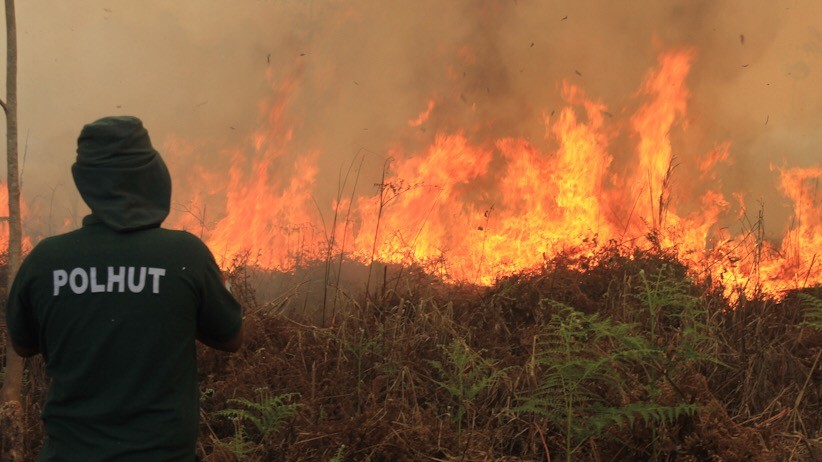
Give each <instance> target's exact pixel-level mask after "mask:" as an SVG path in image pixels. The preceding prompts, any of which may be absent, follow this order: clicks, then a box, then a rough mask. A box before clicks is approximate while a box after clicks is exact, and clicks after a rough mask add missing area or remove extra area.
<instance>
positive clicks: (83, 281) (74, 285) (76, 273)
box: [69, 268, 88, 294]
mask: <svg viewBox="0 0 822 462" xmlns="http://www.w3.org/2000/svg"><path fill="white" fill-rule="evenodd" d="M78 278H79V279H80V280H79V282H78V281H77V279H78ZM69 286H71V291H72V292H74V293H75V294H82V293H83V292H85V291H86V289H88V273H86V270H84V269H83V268H74V269H73V270H71V274H69Z"/></svg>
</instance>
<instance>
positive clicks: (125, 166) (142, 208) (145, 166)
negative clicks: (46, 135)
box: [71, 116, 171, 231]
mask: <svg viewBox="0 0 822 462" xmlns="http://www.w3.org/2000/svg"><path fill="white" fill-rule="evenodd" d="M71 172H72V174H73V175H74V183H75V184H76V185H77V189H78V190H79V191H80V195H81V196H82V197H83V200H84V201H85V202H86V204H87V205H88V206H89V208H90V209H91V212H92V215H94V216H95V217H97V218H98V219H99V220H101V221H102V222H104V223H105V224H106V225H108V226H109V227H111V228H113V229H115V230H117V231H133V230H137V229H145V228H151V227H156V226H159V225H160V223H162V222H163V220H165V218H166V217H167V216H168V212H169V209H170V205H171V177H170V175H169V173H168V169H167V168H166V165H165V163H164V162H163V159H162V157H160V153H158V152H157V151H156V150H155V149H154V148H153V147H152V145H151V139H150V138H149V136H148V132H147V131H146V129H145V128H144V127H143V123H142V122H141V121H140V119H138V118H136V117H131V116H117V117H105V118H102V119H99V120H97V121H94V122H92V123H90V124H88V125H86V126H85V127H83V130H82V131H81V132H80V137H79V138H78V139H77V161H76V162H75V163H74V165H72V167H71Z"/></svg>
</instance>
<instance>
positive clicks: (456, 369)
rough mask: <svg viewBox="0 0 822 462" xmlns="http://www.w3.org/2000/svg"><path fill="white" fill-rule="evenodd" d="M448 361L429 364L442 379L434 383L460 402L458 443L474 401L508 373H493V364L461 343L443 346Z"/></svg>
mask: <svg viewBox="0 0 822 462" xmlns="http://www.w3.org/2000/svg"><path fill="white" fill-rule="evenodd" d="M440 347H441V348H442V349H443V351H444V352H445V358H446V360H447V362H446V363H445V364H443V363H441V362H439V361H429V363H430V364H431V365H432V366H433V367H434V369H436V370H437V373H438V375H439V376H440V377H442V380H435V379H434V380H433V381H434V383H436V384H437V385H439V386H440V387H442V388H443V389H445V390H446V391H447V392H448V393H449V394H450V395H451V397H452V398H453V399H454V400H455V401H456V403H457V412H456V414H455V415H454V420H455V421H456V422H457V440H458V441H459V440H460V438H461V433H462V420H463V417H464V416H465V414H466V413H467V412H468V411H469V408H470V407H471V406H472V405H473V403H474V400H476V398H477V397H478V396H479V394H480V393H482V391H483V390H485V389H486V388H488V387H490V386H492V385H493V384H494V383H496V382H497V380H499V378H500V377H501V376H502V375H503V374H504V373H505V372H506V371H507V370H508V369H507V368H505V369H499V370H494V362H493V361H491V360H488V359H485V358H483V357H482V354H481V353H482V352H476V351H473V350H471V349H470V348H469V347H468V345H466V344H465V343H464V342H463V341H461V340H454V341H453V342H451V344H449V345H448V346H445V345H440Z"/></svg>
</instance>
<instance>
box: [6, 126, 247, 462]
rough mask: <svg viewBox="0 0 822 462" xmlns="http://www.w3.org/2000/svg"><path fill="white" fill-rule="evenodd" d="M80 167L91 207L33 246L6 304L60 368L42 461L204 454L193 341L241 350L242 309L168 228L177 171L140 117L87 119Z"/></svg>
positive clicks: (18, 326) (17, 337) (211, 268)
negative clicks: (199, 449) (75, 222)
mask: <svg viewBox="0 0 822 462" xmlns="http://www.w3.org/2000/svg"><path fill="white" fill-rule="evenodd" d="M72 173H73V175H74V181H75V184H76V185H77V189H78V190H79V191H80V195H81V196H82V197H83V200H84V201H85V202H86V204H88V206H89V208H90V209H91V214H90V215H88V216H86V217H85V218H84V219H83V227H82V228H80V229H78V230H76V231H73V232H70V233H66V234H63V235H60V236H54V237H51V238H48V239H44V240H43V241H41V242H40V243H39V244H38V245H37V246H36V247H35V248H34V249H33V250H32V251H31V253H30V254H29V255H28V257H26V259H25V261H24V262H23V264H22V266H21V267H20V271H19V272H18V274H17V277H16V278H15V280H14V284H13V285H12V288H11V291H10V293H9V300H8V305H7V322H8V329H9V336H10V339H11V341H12V346H13V347H14V349H15V350H16V351H17V352H18V353H19V354H20V355H22V356H24V357H25V356H32V355H35V354H37V353H42V354H43V357H44V359H45V364H46V373H47V374H48V375H49V376H50V377H51V378H52V383H51V386H50V388H49V393H48V397H47V399H46V404H45V408H44V409H43V421H44V423H45V428H46V441H45V444H44V446H43V450H42V452H41V455H40V460H47V461H84V462H87V461H118V462H119V461H191V460H194V458H195V449H194V447H195V443H196V440H197V433H198V417H199V403H198V398H199V390H198V385H197V366H196V350H195V338H196V339H198V340H200V341H201V342H202V343H204V344H206V345H208V346H211V347H213V348H217V349H220V350H224V351H236V350H237V349H239V347H240V344H241V343H242V313H241V309H240V305H239V304H238V303H237V301H236V300H235V299H234V298H233V297H232V296H231V294H230V293H229V291H228V290H227V289H226V287H225V286H224V284H223V281H222V275H221V272H220V269H219V268H218V266H217V264H216V262H215V261H214V257H213V256H212V254H211V252H210V251H209V250H208V248H207V247H206V246H205V245H204V244H203V243H202V242H201V241H200V240H199V239H198V238H196V237H195V236H193V235H191V234H189V233H186V232H184V231H172V230H167V229H162V228H160V224H161V223H162V222H163V220H165V218H166V216H168V213H169V206H170V201H171V177H170V176H169V173H168V169H167V168H166V165H165V163H164V162H163V159H162V158H161V157H160V154H159V153H158V152H157V151H156V150H155V149H154V148H153V147H152V145H151V141H150V139H149V136H148V133H147V132H146V130H145V128H143V124H142V122H141V121H140V120H139V119H137V118H136V117H107V118H104V119H100V120H97V121H96V122H93V123H91V124H88V125H86V126H85V127H83V130H82V132H81V133H80V137H79V139H78V140H77V161H76V163H75V164H74V165H73V166H72Z"/></svg>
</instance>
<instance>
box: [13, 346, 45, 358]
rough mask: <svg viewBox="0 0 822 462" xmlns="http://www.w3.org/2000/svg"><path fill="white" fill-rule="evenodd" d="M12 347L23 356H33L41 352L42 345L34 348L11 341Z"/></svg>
mask: <svg viewBox="0 0 822 462" xmlns="http://www.w3.org/2000/svg"><path fill="white" fill-rule="evenodd" d="M11 347H12V349H14V351H15V352H16V353H17V354H18V355H20V357H22V358H31V357H32V356H34V355H36V354H38V353H40V347H34V348H30V347H24V346H20V345H17V344H15V343H14V342H11Z"/></svg>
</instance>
